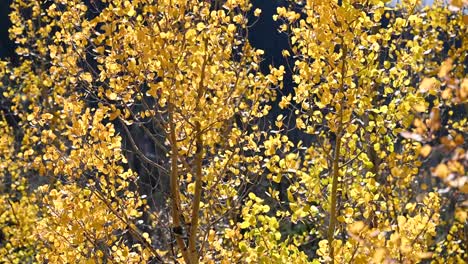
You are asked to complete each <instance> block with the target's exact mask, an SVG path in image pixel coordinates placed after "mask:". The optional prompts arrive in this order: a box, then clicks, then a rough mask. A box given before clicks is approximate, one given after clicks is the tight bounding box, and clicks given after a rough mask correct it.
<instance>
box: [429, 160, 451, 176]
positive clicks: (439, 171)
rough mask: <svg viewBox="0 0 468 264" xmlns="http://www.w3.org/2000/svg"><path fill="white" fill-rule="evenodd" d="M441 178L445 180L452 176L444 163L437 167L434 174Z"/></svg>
mask: <svg viewBox="0 0 468 264" xmlns="http://www.w3.org/2000/svg"><path fill="white" fill-rule="evenodd" d="M432 173H433V174H434V175H436V176H437V177H439V178H442V179H445V178H447V176H448V175H449V174H450V170H449V168H448V167H447V165H445V164H444V163H441V164H439V165H437V167H436V168H435V169H434V170H433V172H432Z"/></svg>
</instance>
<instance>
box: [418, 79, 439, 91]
mask: <svg viewBox="0 0 468 264" xmlns="http://www.w3.org/2000/svg"><path fill="white" fill-rule="evenodd" d="M436 84H437V80H436V79H435V78H424V79H423V80H422V82H421V84H420V85H419V91H420V92H421V93H426V92H428V91H432V90H434V88H435V86H436Z"/></svg>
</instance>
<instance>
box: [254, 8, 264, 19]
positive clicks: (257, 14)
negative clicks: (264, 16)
mask: <svg viewBox="0 0 468 264" xmlns="http://www.w3.org/2000/svg"><path fill="white" fill-rule="evenodd" d="M261 13H262V10H261V9H260V8H256V9H255V11H254V16H256V17H258V16H260V14H261Z"/></svg>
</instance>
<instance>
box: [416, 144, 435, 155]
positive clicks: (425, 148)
mask: <svg viewBox="0 0 468 264" xmlns="http://www.w3.org/2000/svg"><path fill="white" fill-rule="evenodd" d="M431 150H432V147H431V146H430V145H424V146H423V147H422V148H421V150H420V151H419V154H420V155H421V156H422V157H423V158H425V157H427V156H429V154H430V153H431Z"/></svg>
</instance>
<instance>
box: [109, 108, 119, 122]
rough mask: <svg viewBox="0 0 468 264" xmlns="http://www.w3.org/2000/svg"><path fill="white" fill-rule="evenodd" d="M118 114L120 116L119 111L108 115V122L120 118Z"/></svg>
mask: <svg viewBox="0 0 468 264" xmlns="http://www.w3.org/2000/svg"><path fill="white" fill-rule="evenodd" d="M120 114H121V112H120V109H117V110H115V111H114V112H112V113H111V114H110V115H109V120H111V121H112V120H114V119H116V118H117V117H119V116H120Z"/></svg>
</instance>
